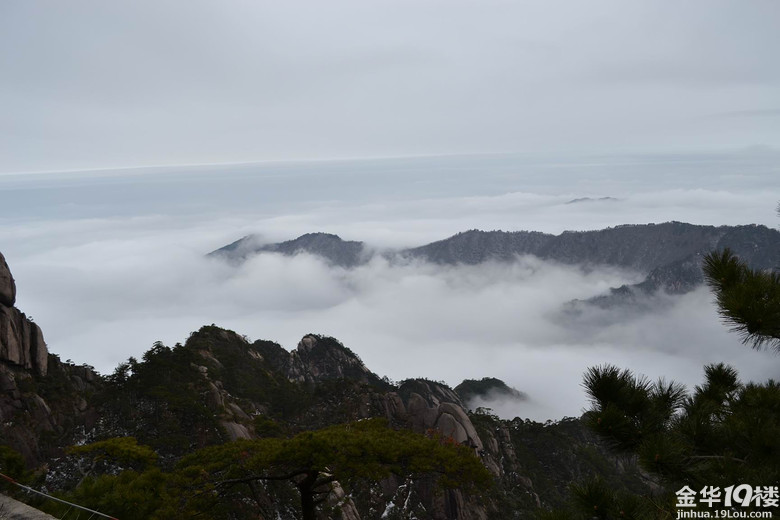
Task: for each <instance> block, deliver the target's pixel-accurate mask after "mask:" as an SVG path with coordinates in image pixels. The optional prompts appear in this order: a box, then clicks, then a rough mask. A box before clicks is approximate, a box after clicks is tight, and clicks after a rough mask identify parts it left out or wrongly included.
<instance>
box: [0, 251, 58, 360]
mask: <svg viewBox="0 0 780 520" xmlns="http://www.w3.org/2000/svg"><path fill="white" fill-rule="evenodd" d="M15 302H16V284H15V282H14V278H13V276H12V275H11V270H10V269H9V268H8V264H7V263H6V261H5V257H3V255H2V253H0V362H2V363H6V364H12V365H17V366H20V367H23V368H26V369H28V370H35V371H36V372H37V373H38V374H40V375H46V370H47V369H48V366H47V365H48V356H49V351H48V350H47V348H46V342H45V341H44V340H43V332H41V329H40V327H38V325H36V324H35V323H33V322H32V321H31V320H30V319H29V318H27V316H25V314H24V313H23V312H21V311H20V310H19V309H17V308H16V307H14V306H13V305H14V303H15Z"/></svg>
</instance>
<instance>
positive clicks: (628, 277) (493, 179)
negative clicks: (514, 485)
mask: <svg viewBox="0 0 780 520" xmlns="http://www.w3.org/2000/svg"><path fill="white" fill-rule="evenodd" d="M778 157H780V154H778V153H777V152H775V151H772V150H771V149H748V150H738V151H733V152H729V153H725V152H724V153H721V154H704V153H702V154H691V153H688V154H655V155H652V154H645V155H589V156H556V155H530V154H513V155H469V156H441V157H418V158H405V159H374V160H354V161H323V162H316V161H312V162H298V163H294V162H283V163H259V164H239V165H225V166H193V167H175V168H156V169H155V168H150V169H129V170H102V171H90V172H69V173H58V174H56V175H55V174H46V173H39V174H27V175H12V174H6V175H1V176H0V244H2V252H3V254H4V255H5V257H6V259H7V261H8V263H9V265H10V266H11V268H12V269H13V273H14V276H15V278H16V282H17V285H18V287H19V292H18V300H17V301H18V306H19V308H21V309H22V310H24V311H25V312H27V313H28V314H31V315H32V317H33V319H34V320H35V321H36V322H37V323H38V324H39V325H40V326H41V327H42V328H43V330H44V333H45V335H46V340H47V343H48V345H49V349H50V351H51V352H53V353H57V354H58V355H60V356H61V357H62V359H72V360H73V361H74V362H76V363H89V364H92V365H94V366H95V367H96V368H97V369H98V370H99V371H100V372H101V373H110V372H111V371H112V370H113V368H114V367H115V366H116V365H117V364H118V363H120V362H122V361H124V360H125V359H127V358H128V357H129V356H136V357H138V356H140V355H141V354H142V353H143V352H144V351H145V350H147V349H148V348H150V347H151V345H152V343H153V342H154V341H157V340H161V341H163V342H164V343H166V344H168V345H173V344H175V343H176V342H183V341H184V340H185V339H186V337H187V335H188V334H189V333H190V332H191V331H194V330H197V329H198V328H199V327H200V326H202V325H205V324H211V323H215V324H217V325H219V326H222V327H226V328H230V329H233V330H235V331H236V332H238V333H240V334H246V335H247V336H249V337H250V338H251V339H269V340H273V341H277V342H279V343H280V344H281V345H282V346H283V347H285V348H287V349H291V348H294V347H295V345H296V344H297V342H298V340H299V339H300V338H301V337H302V336H303V335H305V334H307V333H310V332H313V333H318V334H324V335H329V336H333V337H335V338H337V339H339V340H340V341H341V342H343V343H344V344H345V345H346V346H348V347H349V348H351V349H352V350H354V351H355V353H357V354H358V355H359V356H360V357H361V358H362V360H363V361H364V362H365V364H366V365H367V367H368V368H369V369H370V370H372V371H374V372H376V373H378V374H379V375H380V376H381V375H387V376H388V377H389V378H391V379H393V380H401V379H404V378H409V377H427V378H430V379H436V380H443V381H445V382H446V383H448V384H449V385H451V386H455V385H457V384H458V383H460V382H461V381H462V380H463V379H465V378H470V379H479V378H482V377H486V376H491V377H497V378H500V379H502V380H504V381H505V382H506V383H507V384H509V385H510V386H513V387H515V388H517V389H518V390H521V391H522V392H525V393H526V394H528V396H529V398H528V400H527V401H523V402H492V403H485V404H486V405H487V406H491V407H492V408H494V410H496V412H497V413H499V414H500V415H502V416H505V417H513V416H515V415H518V416H521V417H529V418H533V419H537V420H544V419H548V418H553V419H555V418H561V417H563V416H567V415H568V416H571V415H579V414H580V413H581V411H582V409H583V408H584V407H585V404H586V402H585V395H584V392H583V390H582V388H581V387H580V382H581V377H582V373H583V372H584V370H585V369H586V368H587V367H588V366H592V365H594V364H602V363H613V364H616V365H618V366H620V367H626V368H631V369H634V370H636V371H637V372H640V373H643V374H645V375H647V376H648V377H650V378H652V379H655V378H657V377H661V376H664V377H667V378H673V379H677V380H680V381H682V382H685V383H686V384H687V385H688V386H689V387H690V386H692V385H694V384H697V383H698V382H700V379H701V375H702V366H703V365H704V364H705V363H711V362H719V361H725V362H728V363H732V364H733V365H734V366H735V368H737V369H738V370H739V372H740V373H741V375H742V376H743V377H744V378H746V379H747V378H754V379H756V380H762V379H766V378H768V377H773V376H775V377H776V376H777V373H778V368H780V357H778V356H777V355H775V354H772V353H768V352H755V351H751V350H750V349H749V348H747V347H745V346H742V345H740V343H739V340H738V338H737V337H736V336H735V335H733V334H730V333H729V332H728V330H727V328H726V327H725V326H723V325H722V324H721V323H720V322H719V319H718V316H717V313H716V310H715V308H714V306H713V304H712V297H711V295H710V294H709V292H708V290H707V289H706V288H705V287H700V288H699V289H697V290H695V291H693V292H690V293H688V294H685V295H682V296H669V295H663V294H660V295H656V296H654V297H652V298H649V299H648V301H646V302H643V305H642V310H641V312H638V311H636V310H635V309H624V308H614V309H608V310H605V309H597V308H592V309H586V310H585V311H584V312H583V313H582V314H580V315H577V316H572V315H571V314H568V313H566V312H564V309H565V307H566V304H567V303H568V302H571V301H572V300H575V299H587V298H590V297H593V296H597V295H600V294H604V293H605V292H608V291H609V289H610V288H611V287H618V286H620V285H623V284H630V283H636V282H639V281H641V280H642V279H643V277H644V275H645V274H646V273H637V272H632V271H627V270H621V269H616V268H614V267H606V266H579V265H563V264H557V263H554V262H545V261H542V260H539V259H538V258H535V257H532V256H524V257H518V258H517V259H516V261H514V262H510V263H501V262H488V263H483V264H479V265H450V266H443V265H436V264H431V263H426V262H423V261H419V260H408V261H390V260H388V259H386V258H384V257H383V256H382V255H376V256H374V257H373V258H372V260H371V261H370V262H368V263H366V264H364V265H360V266H357V267H355V268H352V269H345V268H341V267H334V266H331V265H329V264H328V263H326V262H325V261H324V260H323V259H322V258H319V257H316V256H312V255H303V254H302V255H297V256H293V257H288V256H282V255H280V254H262V255H258V256H254V257H251V258H249V259H248V260H247V261H246V262H244V263H242V264H237V265H236V264H230V263H228V262H224V261H222V260H220V259H218V258H212V257H207V256H206V254H207V253H209V252H210V251H213V250H215V249H217V248H219V247H222V246H224V245H226V244H228V243H231V242H233V241H235V240H237V239H239V238H241V237H242V236H245V235H248V234H253V233H254V234H257V235H259V237H260V238H259V240H260V241H267V242H269V243H271V242H278V241H283V240H289V239H292V238H295V237H297V236H299V235H301V234H304V233H309V232H320V231H321V232H328V233H335V234H338V235H339V236H341V238H343V239H345V240H360V241H364V242H365V243H366V244H367V245H368V246H369V247H371V248H373V249H375V250H377V251H379V252H381V251H383V250H387V249H394V248H403V247H414V246H419V245H423V244H426V243H429V242H432V241H435V240H441V239H444V238H446V237H448V236H450V235H452V234H455V233H457V232H460V231H466V230H469V229H483V230H493V229H501V230H506V231H515V230H532V231H543V232H547V233H554V234H558V233H561V232H563V231H565V230H592V229H602V228H605V227H609V226H616V225H621V224H644V223H650V222H655V223H660V222H667V221H672V220H676V221H682V222H690V223H694V224H702V225H737V224H752V223H755V224H764V225H767V226H769V227H777V225H778V218H777V215H776V213H775V208H776V206H777V201H778V200H780V175H779V174H780V172H779V171H778V168H777V166H776V164H777V159H778ZM778 261H779V262H780V259H778Z"/></svg>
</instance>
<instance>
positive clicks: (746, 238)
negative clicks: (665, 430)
mask: <svg viewBox="0 0 780 520" xmlns="http://www.w3.org/2000/svg"><path fill="white" fill-rule="evenodd" d="M724 248H730V249H731V250H732V251H733V252H734V253H735V254H737V255H738V256H739V257H740V258H742V259H743V260H745V261H746V262H747V263H748V264H749V265H750V266H751V267H753V268H755V269H774V268H776V267H778V266H777V260H776V259H777V258H780V232H778V231H776V230H774V229H769V228H767V227H766V226H761V225H744V226H718V227H716V226H700V225H695V224H686V223H682V222H666V223H663V224H644V225H624V226H617V227H613V228H607V229H602V230H598V231H565V232H563V233H561V234H560V235H551V234H547V233H540V232H536V231H479V230H470V231H465V232H462V233H458V234H456V235H454V236H451V237H449V238H446V239H444V240H440V241H437V242H432V243H430V244H426V245H424V246H420V247H414V248H409V249H402V250H398V251H389V252H384V253H383V254H384V255H385V256H387V257H388V258H390V259H391V260H394V259H395V260H401V259H406V260H418V261H425V262H431V263H436V264H442V265H457V264H466V265H478V264H481V263H484V262H512V261H515V260H516V259H517V258H518V256H522V255H533V256H535V257H538V258H541V259H542V260H550V261H554V262H559V263H562V264H569V265H583V266H586V267H596V266H614V267H621V268H625V269H631V270H633V271H636V272H638V273H640V274H642V275H644V276H645V279H644V280H643V281H642V282H641V283H639V284H635V285H630V286H629V285H626V286H622V287H619V288H615V289H613V290H612V291H611V292H610V293H609V294H606V295H594V298H592V299H591V300H589V301H590V302H591V303H595V304H597V305H600V306H610V305H613V304H615V303H618V302H625V301H626V299H627V298H628V297H629V296H630V297H636V296H639V295H647V294H652V293H654V292H656V291H659V290H662V291H665V292H667V293H670V294H684V293H686V292H688V291H691V290H693V289H695V288H696V287H698V286H699V285H701V284H702V283H703V280H704V279H703V277H702V274H701V259H702V257H703V255H704V254H706V253H708V252H710V251H712V250H715V249H724ZM264 252H276V253H281V254H285V255H294V254H298V253H302V252H303V253H308V254H312V255H317V256H320V257H323V258H324V259H326V261H328V262H329V263H331V264H332V265H337V266H340V267H347V268H351V267H356V266H358V265H361V264H363V263H365V262H368V261H369V260H370V259H371V256H372V254H373V253H372V251H371V250H370V249H369V248H367V247H366V245H365V244H364V243H363V242H354V241H345V240H342V239H341V238H339V237H338V236H336V235H330V234H326V233H309V234H306V235H303V236H301V237H299V238H297V239H295V240H290V241H288V242H282V243H278V244H263V245H258V244H257V242H256V238H254V237H252V236H249V237H244V238H242V239H241V240H238V241H236V242H234V243H232V244H230V245H227V246H225V247H222V248H220V249H217V250H216V251H214V252H212V253H210V254H211V255H212V256H218V257H221V258H225V259H227V260H229V261H234V262H241V261H243V260H245V259H246V258H248V257H250V256H252V255H254V254H261V253H264Z"/></svg>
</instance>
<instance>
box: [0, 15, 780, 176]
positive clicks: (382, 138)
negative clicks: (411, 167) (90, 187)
mask: <svg viewBox="0 0 780 520" xmlns="http://www.w3.org/2000/svg"><path fill="white" fill-rule="evenodd" d="M778 26H780V3H778V2H777V1H775V0H751V1H740V2H738V1H720V0H699V1H686V2H671V1H656V0H645V1H632V2H625V1H622V0H609V1H607V0H590V1H587V2H579V1H565V2H564V1H556V0H545V1H522V0H515V1H497V0H481V1H463V0H423V1H420V0H415V1H405V0H372V1H365V0H332V1H328V2H317V1H295V0H293V1H284V2H277V1H274V2H267V1H231V0H226V1H220V2H213V1H200V0H186V1H184V0H181V1H162V0H134V1H132V2H106V1H103V0H94V1H83V0H70V1H68V2H61V1H59V0H52V1H41V0H5V1H3V2H2V3H0V172H26V171H41V170H47V171H51V170H67V169H84V168H105V167H127V166H143V165H145V166H148V165H171V164H201V163H233V162H246V161H263V160H274V159H315V158H320V159H321V158H333V157H371V156H399V155H417V154H440V153H472V152H495V151H502V152H506V151H539V150H555V151H571V150H577V151H583V150H587V151H593V150H600V151H621V150H637V149H643V150H647V149H653V150H659V149H689V148H696V149H720V148H724V147H729V148H740V147H744V146H752V145H767V146H778V145H780V98H779V97H778V90H779V89H780V67H778V66H777V51H778V49H780V31H778V30H777V28H778Z"/></svg>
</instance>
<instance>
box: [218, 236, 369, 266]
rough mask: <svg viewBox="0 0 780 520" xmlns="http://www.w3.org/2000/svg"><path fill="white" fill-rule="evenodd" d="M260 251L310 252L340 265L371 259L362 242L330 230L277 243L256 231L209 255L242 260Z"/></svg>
mask: <svg viewBox="0 0 780 520" xmlns="http://www.w3.org/2000/svg"><path fill="white" fill-rule="evenodd" d="M259 253H282V254H283V255H295V254H298V253H309V254H312V255H317V256H321V257H323V258H325V259H326V260H327V261H328V263H330V264H332V265H337V266H340V267H355V266H357V265H359V264H361V263H363V262H365V261H366V260H367V259H368V256H367V254H366V249H365V246H364V244H363V242H353V241H347V240H342V239H341V238H340V237H339V236H338V235H331V234H329V233H307V234H305V235H301V236H299V237H298V238H296V239H294V240H288V241H286V242H280V243H276V244H261V243H259V238H258V237H257V236H256V235H249V236H245V237H243V238H241V239H239V240H236V241H235V242H233V243H232V244H228V245H226V246H224V247H221V248H219V249H217V250H216V251H212V252H211V253H209V255H211V256H220V257H223V258H225V259H227V260H230V261H234V262H242V261H244V260H246V259H247V258H249V257H250V256H253V255H256V254H259Z"/></svg>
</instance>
